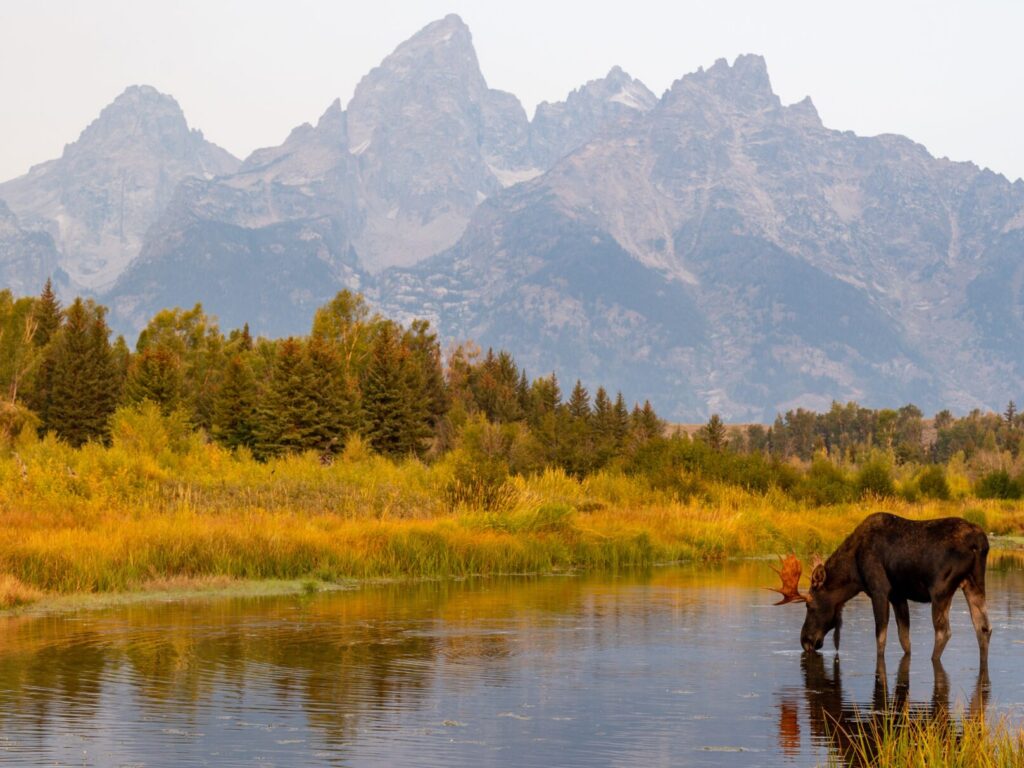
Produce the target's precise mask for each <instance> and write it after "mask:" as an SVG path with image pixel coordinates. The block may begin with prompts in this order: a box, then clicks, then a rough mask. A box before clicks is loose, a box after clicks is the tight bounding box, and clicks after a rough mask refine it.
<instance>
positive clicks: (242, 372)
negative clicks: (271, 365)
mask: <svg viewBox="0 0 1024 768" xmlns="http://www.w3.org/2000/svg"><path fill="white" fill-rule="evenodd" d="M257 397H258V391H257V388H256V379H255V378H254V377H253V374H252V368H251V367H250V365H249V363H248V361H247V360H246V358H245V356H244V355H242V354H236V355H233V356H232V357H231V358H230V359H229V360H228V364H227V367H226V368H225V370H224V376H223V378H222V379H221V384H220V388H219V389H218V391H217V396H216V397H215V398H214V405H213V426H212V432H213V437H214V438H215V439H216V440H217V441H218V442H220V443H221V444H223V445H225V446H227V447H228V448H232V449H234V448H238V447H240V446H243V445H244V446H246V447H248V448H254V447H255V446H256V441H257V437H258V422H257V418H256V403H257Z"/></svg>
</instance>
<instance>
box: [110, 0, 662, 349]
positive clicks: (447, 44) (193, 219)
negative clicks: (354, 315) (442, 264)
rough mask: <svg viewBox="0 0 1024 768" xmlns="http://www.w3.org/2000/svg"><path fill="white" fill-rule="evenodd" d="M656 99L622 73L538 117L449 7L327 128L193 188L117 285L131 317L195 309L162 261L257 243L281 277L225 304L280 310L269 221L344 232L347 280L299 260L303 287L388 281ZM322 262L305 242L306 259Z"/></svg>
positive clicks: (330, 117)
mask: <svg viewBox="0 0 1024 768" xmlns="http://www.w3.org/2000/svg"><path fill="white" fill-rule="evenodd" d="M654 101H656V99H655V98H654V96H653V95H652V94H651V93H650V91H648V90H647V88H646V87H645V86H643V84H642V83H639V81H636V80H633V79H632V78H630V77H629V76H628V75H627V74H625V73H624V72H623V71H622V70H621V69H619V68H617V67H616V68H614V69H613V70H612V71H611V72H610V73H609V75H608V76H607V77H606V78H602V79H600V80H596V81H592V82H590V83H588V84H587V85H586V86H584V87H583V88H582V89H580V90H579V91H577V92H574V93H573V94H570V96H569V97H568V99H567V100H566V102H564V103H559V104H544V105H541V107H540V108H538V110H537V114H536V116H535V118H534V121H533V122H532V123H531V122H530V121H528V119H527V117H526V113H525V111H524V110H523V107H522V105H521V104H520V103H519V101H518V99H516V97H515V96H513V95H512V94H509V93H504V92H502V91H497V90H494V89H491V88H489V87H488V86H487V84H486V82H485V80H484V78H483V75H482V74H481V72H480V68H479V63H478V62H477V58H476V53H475V51H474V49H473V45H472V38H471V35H470V32H469V29H468V28H467V27H466V25H465V24H464V23H463V22H462V20H461V19H459V18H458V17H457V16H454V15H451V16H447V17H445V18H444V19H441V20H439V21H436V22H434V23H432V24H429V25H427V26H426V27H425V28H424V29H423V30H421V31H420V32H418V33H417V34H416V35H414V36H413V37H412V38H410V39H409V40H407V41H406V42H404V43H402V44H401V45H399V46H398V47H397V48H396V49H395V51H394V52H393V53H392V54H390V55H389V56H388V57H387V58H385V59H384V61H383V62H382V63H381V64H380V66H378V67H376V68H374V69H373V70H372V71H371V72H370V73H369V74H367V75H366V76H365V77H364V78H363V79H362V80H361V81H360V83H359V84H358V86H357V88H356V90H355V93H354V95H353V97H352V100H351V101H350V102H349V104H348V105H347V107H346V108H344V109H343V108H342V106H341V103H340V102H339V101H335V102H334V103H333V104H332V105H331V106H330V107H329V108H328V109H327V111H326V112H325V113H324V115H323V116H322V117H321V118H320V120H319V122H318V123H317V124H316V126H310V125H303V126H300V127H298V128H296V129H295V130H294V131H292V133H291V135H290V136H289V137H288V139H287V140H286V141H285V142H284V143H283V144H282V145H280V146H279V147H273V148H267V149H262V150H258V151H256V152H254V153H253V154H252V155H251V156H250V157H249V158H247V159H246V160H245V161H244V162H243V163H242V165H241V167H240V168H239V170H238V172H237V173H235V174H232V175H229V176H224V177H221V178H217V179H212V180H208V181H202V180H190V181H189V182H188V183H186V184H183V185H182V186H181V188H180V189H179V194H178V198H177V200H176V203H175V205H173V206H171V207H170V208H169V209H168V211H167V213H166V214H165V215H164V217H163V218H162V219H161V221H160V222H159V224H158V225H157V226H156V227H154V233H153V235H152V236H151V237H149V238H148V239H147V242H146V244H145V247H144V248H143V249H142V253H141V255H140V257H139V259H138V261H137V263H135V264H133V265H132V266H131V268H130V269H128V270H127V271H126V272H125V274H124V275H123V276H122V277H121V279H120V281H119V283H118V285H117V286H116V288H115V289H114V290H113V291H112V292H111V296H112V301H113V303H114V305H115V309H116V312H117V314H118V315H119V316H120V317H121V318H122V319H123V321H125V322H126V324H130V325H134V326H137V325H138V324H139V323H141V322H144V321H145V319H146V317H147V315H148V313H150V312H152V310H153V309H154V308H155V307H159V306H164V305H173V304H178V303H184V302H188V301H189V300H190V296H191V295H192V294H191V293H190V292H191V291H193V290H194V289H195V287H196V286H195V281H194V280H191V279H187V280H185V281H184V282H180V281H179V282H175V281H170V282H168V280H167V279H166V278H167V273H166V270H165V269H164V268H163V266H162V265H163V264H164V263H165V262H167V261H172V262H174V263H177V264H180V265H185V264H186V263H188V259H189V258H190V256H189V254H187V253H184V252H183V251H182V248H183V247H186V246H187V247H189V248H191V247H193V246H194V245H195V244H197V243H203V247H204V249H205V252H204V253H203V254H198V255H196V256H195V258H196V259H201V260H202V261H203V263H209V262H219V261H222V260H227V261H232V262H237V261H239V260H244V256H243V255H242V254H245V253H248V252H251V253H252V255H253V258H252V261H253V263H254V264H260V265H262V267H263V268H266V269H270V270H271V272H265V271H261V270H248V271H247V272H246V274H245V275H244V276H243V277H242V280H241V284H240V285H238V286H237V290H236V291H235V292H234V293H233V294H232V295H231V296H230V297H225V298H224V299H223V300H222V301H221V302H219V304H218V307H219V311H220V313H221V314H222V317H223V319H224V320H225V321H226V322H229V323H230V322H235V321H241V320H242V319H243V318H245V317H247V315H246V313H247V312H249V311H251V308H252V307H253V306H259V307H261V309H260V312H264V308H265V314H269V313H271V312H272V310H271V308H270V307H269V306H268V300H269V299H268V297H263V296H261V288H260V287H261V286H263V285H268V284H271V283H272V282H273V281H274V280H275V277H274V275H273V271H272V270H273V266H274V265H273V264H272V262H270V261H267V260H266V259H264V258H263V257H262V256H260V255H259V252H260V251H264V250H266V247H269V245H265V244H262V240H261V234H260V233H261V232H262V231H263V230H264V229H266V233H267V236H268V239H269V241H270V242H276V238H277V234H276V233H277V232H278V229H277V228H278V227H280V226H281V225H283V224H285V223H290V224H292V225H298V224H300V223H301V224H302V225H304V226H312V227H314V228H317V229H320V228H323V227H327V228H329V229H330V230H331V232H332V238H331V243H332V249H330V250H329V251H326V252H323V251H322V252H321V253H320V254H319V256H317V257H316V258H317V259H318V260H319V261H320V262H322V263H324V264H325V265H326V270H327V276H331V277H332V280H331V281H329V282H324V280H323V279H322V278H324V277H325V273H324V271H323V270H321V269H320V268H319V267H318V268H316V269H308V268H300V269H297V270H296V269H294V268H293V274H306V275H309V277H310V278H311V279H312V278H313V276H314V275H315V276H316V278H317V279H316V283H309V284H305V283H304V284H302V285H300V286H295V288H296V290H298V291H299V292H300V293H301V294H302V295H304V296H317V295H320V293H321V292H322V291H324V290H325V288H326V287H327V286H330V287H332V288H334V289H336V288H337V287H340V286H346V287H350V288H360V287H365V286H368V285H372V283H373V282H374V277H373V276H374V275H376V274H378V273H380V272H381V270H383V269H386V268H388V267H391V266H409V265H412V264H415V263H417V262H419V261H422V260H423V259H424V258H427V257H429V256H432V255H434V254H436V253H439V252H441V251H443V250H445V249H446V248H449V247H451V246H452V245H454V244H455V243H456V242H457V241H458V239H459V237H461V235H462V233H463V232H464V231H465V227H466V225H467V224H468V223H469V220H470V217H471V216H472V215H473V213H474V211H475V210H476V209H477V207H478V206H479V204H480V202H481V201H483V200H485V199H487V198H489V197H491V196H493V195H495V194H497V193H498V192H500V191H501V190H502V189H503V188H505V187H508V186H511V185H514V184H516V183H519V182H521V181H524V180H528V179H531V178H535V177H537V176H538V175H540V174H541V173H543V172H544V170H546V169H547V168H548V167H550V165H551V163H553V162H554V161H555V160H557V159H558V158H559V157H561V156H562V155H564V154H565V153H567V152H569V151H571V150H572V149H574V148H576V147H577V146H580V145H582V144H584V143H586V141H588V140H590V139H591V138H593V137H594V136H596V135H599V134H600V133H602V132H607V131H613V130H617V129H621V127H622V126H623V125H625V124H628V122H629V120H630V119H632V117H633V116H634V115H635V114H639V113H640V112H642V111H643V110H645V109H649V108H650V107H651V106H652V105H653V103H654ZM225 223H226V224H231V225H232V227H223V226H221V225H222V224H225ZM310 257H311V256H310V253H309V251H308V249H305V248H299V249H298V253H297V254H293V255H292V258H300V259H306V260H308V259H309V258H310ZM307 266H308V261H307ZM254 302H255V303H256V304H255V305H254ZM263 330H265V331H275V332H299V331H301V330H303V327H302V326H299V327H294V326H291V325H284V324H280V323H279V324H277V325H274V324H271V325H269V326H267V327H264V328H263Z"/></svg>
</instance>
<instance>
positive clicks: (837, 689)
mask: <svg viewBox="0 0 1024 768" xmlns="http://www.w3.org/2000/svg"><path fill="white" fill-rule="evenodd" d="M910 658H911V657H910V655H909V654H908V655H904V656H903V658H902V659H901V660H900V664H899V668H898V670H897V672H896V682H895V686H894V688H893V690H892V693H890V691H889V683H888V674H887V672H886V664H885V659H884V658H880V659H879V660H878V665H877V666H876V668H875V680H874V686H873V689H872V695H871V701H870V702H851V701H848V700H847V698H846V696H845V695H844V692H843V679H842V671H841V664H840V661H839V656H834V657H833V659H832V661H831V662H826V660H825V657H824V656H823V655H822V654H819V653H811V654H804V656H803V658H802V659H801V664H800V666H801V671H802V673H803V678H804V686H803V691H802V696H803V699H804V701H805V703H806V713H807V722H808V723H809V727H810V736H811V740H812V741H813V742H814V743H817V744H826V745H828V748H829V750H830V751H831V752H832V754H833V755H834V756H835V757H836V758H838V759H839V761H840V762H841V763H843V764H848V765H871V764H872V763H873V761H874V758H875V757H876V755H877V753H878V739H879V738H880V736H881V735H882V734H884V733H886V732H890V733H891V732H892V730H893V729H894V728H903V727H907V726H908V725H910V724H920V723H925V722H948V721H950V718H951V717H953V714H951V712H952V710H951V708H950V688H949V675H948V674H947V673H946V670H945V668H943V666H942V662H941V661H933V662H931V664H932V671H933V680H934V682H933V686H932V696H931V700H930V701H914V700H913V699H911V697H910ZM990 692H991V684H990V682H989V676H988V667H987V665H983V666H982V667H981V668H980V669H979V671H978V677H977V680H976V681H975V685H974V691H973V692H972V695H971V698H970V701H969V703H968V705H967V709H966V710H965V711H964V712H963V714H962V716H963V717H965V718H975V717H979V716H981V715H982V714H984V711H985V708H986V706H987V704H988V699H989V695H990ZM800 693H801V692H799V691H794V690H788V691H786V692H784V693H783V694H782V696H781V697H780V700H779V712H778V717H779V747H780V749H781V750H782V752H783V753H785V754H787V755H790V756H795V755H798V754H800V752H801V727H800V705H799V698H800Z"/></svg>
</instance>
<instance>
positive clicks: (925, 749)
mask: <svg viewBox="0 0 1024 768" xmlns="http://www.w3.org/2000/svg"><path fill="white" fill-rule="evenodd" d="M834 735H835V736H837V737H838V738H839V739H840V740H841V741H843V742H844V743H847V744H851V745H852V748H851V750H850V751H848V752H845V753H844V754H832V755H831V756H830V758H829V762H828V764H829V765H830V766H835V768H838V767H839V766H847V765H856V766H873V767H875V768H1017V766H1021V765H1024V731H1022V730H1020V729H1019V728H1015V727H1013V726H1012V724H1011V723H1010V722H1009V721H1008V720H1007V719H1006V718H1005V717H1003V718H997V719H995V720H989V719H987V718H985V717H964V718H963V719H962V720H959V721H958V720H953V719H950V718H933V719H916V720H915V719H912V718H910V717H902V716H897V717H892V718H884V719H883V720H882V722H881V723H879V724H875V725H873V726H872V728H871V729H870V731H869V732H868V733H865V734H861V735H860V737H859V738H855V737H854V736H855V735H854V734H849V733H846V732H843V730H842V727H841V726H837V729H836V731H835V734H834Z"/></svg>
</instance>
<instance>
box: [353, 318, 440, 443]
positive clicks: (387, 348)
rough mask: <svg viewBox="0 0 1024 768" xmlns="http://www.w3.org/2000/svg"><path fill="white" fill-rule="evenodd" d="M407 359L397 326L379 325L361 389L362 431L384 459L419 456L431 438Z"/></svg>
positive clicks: (415, 376)
mask: <svg viewBox="0 0 1024 768" xmlns="http://www.w3.org/2000/svg"><path fill="white" fill-rule="evenodd" d="M410 358H411V354H410V351H409V350H408V349H407V348H406V347H405V346H404V345H403V344H402V339H401V336H400V334H399V329H398V327H397V326H396V325H394V324H393V323H382V324H381V325H380V326H379V327H378V329H377V333H376V336H375V338H374V341H373V345H372V349H371V353H370V358H369V364H368V366H367V369H366V373H365V377H364V381H363V386H362V392H363V415H364V418H363V431H364V433H365V435H366V437H367V439H368V440H369V441H370V445H371V446H373V448H374V450H376V451H378V452H379V453H382V454H384V455H387V456H406V455H409V454H411V453H416V454H418V453H421V452H422V451H423V448H424V445H423V441H424V439H425V438H426V437H428V436H429V435H430V427H429V423H428V421H429V412H428V410H427V406H426V403H425V402H424V401H423V397H422V395H423V393H422V392H421V391H419V384H420V382H419V381H418V372H417V370H416V365H415V364H414V363H413V362H412V361H411V360H410Z"/></svg>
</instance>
